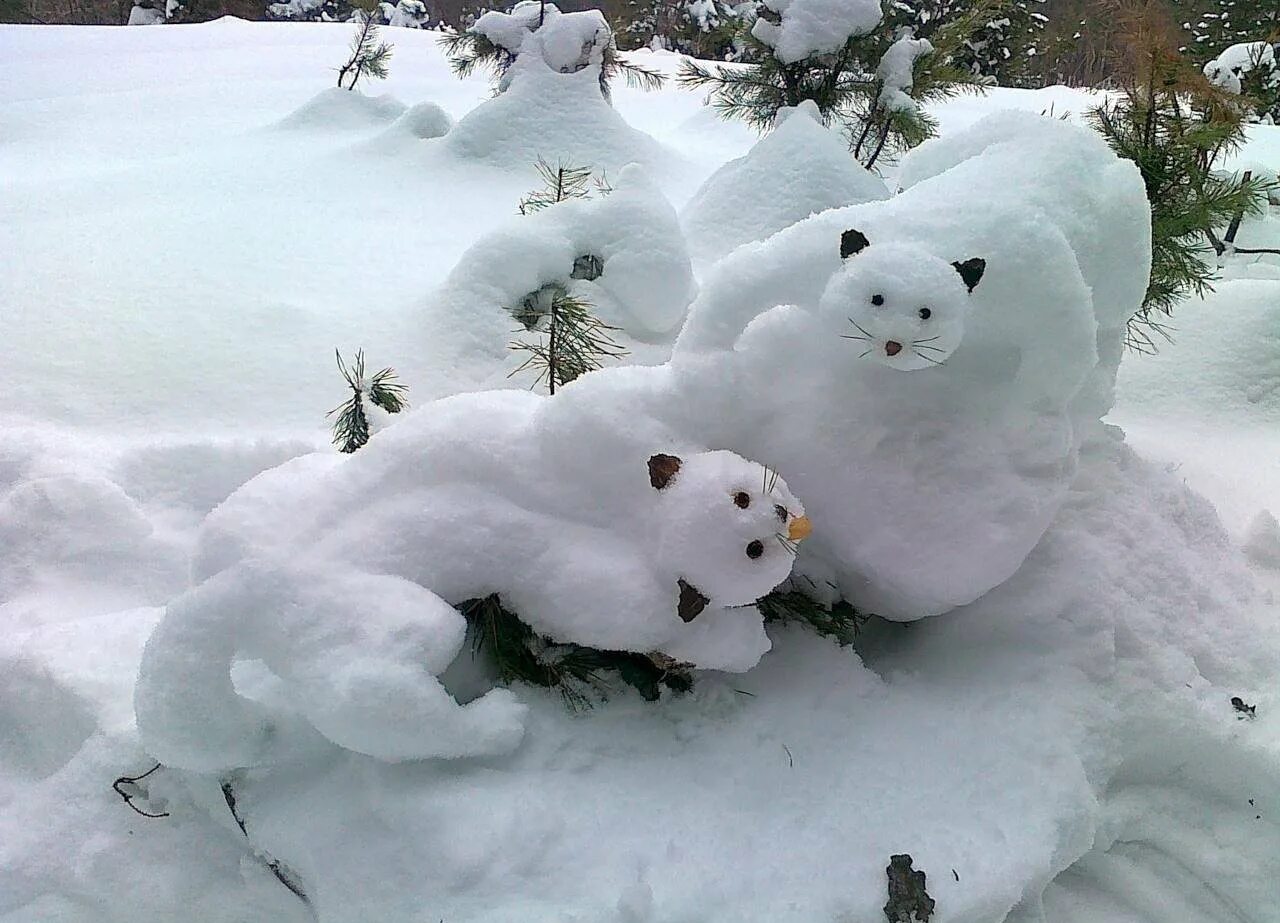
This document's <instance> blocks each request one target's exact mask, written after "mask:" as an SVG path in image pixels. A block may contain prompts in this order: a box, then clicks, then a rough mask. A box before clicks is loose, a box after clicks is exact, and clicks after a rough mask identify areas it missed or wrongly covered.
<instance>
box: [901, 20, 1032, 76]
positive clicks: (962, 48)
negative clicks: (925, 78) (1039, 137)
mask: <svg viewBox="0 0 1280 923" xmlns="http://www.w3.org/2000/svg"><path fill="white" fill-rule="evenodd" d="M1050 9H1051V8H1050V7H1049V4H1047V3H1046V0H979V2H977V3H975V2H973V0H914V2H911V3H893V4H890V5H889V8H888V10H887V11H886V14H885V15H886V18H887V19H888V21H889V22H890V23H891V24H892V25H893V27H894V28H895V29H901V30H905V31H909V32H910V33H911V35H912V36H914V37H915V38H923V39H929V38H932V37H933V36H935V35H936V34H938V32H939V31H940V30H944V29H945V27H947V26H948V24H951V23H955V22H957V21H964V22H965V25H964V27H963V28H964V34H962V35H961V36H960V41H959V43H958V44H956V45H954V47H953V48H952V50H951V51H950V52H949V53H948V63H950V64H952V65H954V66H955V67H957V68H959V69H960V70H962V71H964V72H966V73H968V74H971V75H972V76H973V77H975V78H977V79H978V80H980V81H982V82H983V83H992V84H996V83H999V84H1006V83H1009V82H1010V81H1013V80H1015V79H1016V78H1017V77H1019V76H1020V75H1021V74H1022V73H1023V72H1024V71H1025V69H1026V68H1027V67H1028V66H1030V65H1031V64H1033V63H1034V62H1035V59H1036V58H1037V57H1038V56H1039V55H1040V54H1041V51H1042V46H1043V44H1044V32H1045V27H1046V25H1047V24H1048V22H1049V18H1048V16H1046V15H1045V13H1046V11H1048V10H1050Z"/></svg>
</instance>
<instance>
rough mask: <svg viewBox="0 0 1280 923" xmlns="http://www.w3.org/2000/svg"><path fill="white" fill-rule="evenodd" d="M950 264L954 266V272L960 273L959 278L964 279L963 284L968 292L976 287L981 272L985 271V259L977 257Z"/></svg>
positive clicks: (979, 280)
mask: <svg viewBox="0 0 1280 923" xmlns="http://www.w3.org/2000/svg"><path fill="white" fill-rule="evenodd" d="M951 265H952V266H954V267H955V268H956V272H958V273H960V278H961V279H964V284H965V286H966V287H967V288H968V289H969V291H970V292H972V291H973V290H974V289H975V288H977V287H978V283H979V282H981V281H982V274H983V273H984V272H986V271H987V261H986V260H981V259H978V258H977V257H974V258H973V259H971V260H965V261H964V262H963V263H952V264H951Z"/></svg>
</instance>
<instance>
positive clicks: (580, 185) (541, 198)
mask: <svg viewBox="0 0 1280 923" xmlns="http://www.w3.org/2000/svg"><path fill="white" fill-rule="evenodd" d="M534 168H535V169H536V170H537V171H538V175H539V176H540V177H542V188H541V189H535V190H534V191H533V192H531V193H529V194H528V195H527V196H525V197H524V198H523V199H521V200H520V214H522V215H528V214H530V213H531V212H536V211H542V209H544V208H547V207H548V206H551V205H558V204H560V203H561V202H567V201H568V200H570V199H586V198H589V197H590V196H591V190H590V188H588V187H589V186H590V185H591V168H590V167H574V166H570V165H569V164H566V163H564V162H563V161H561V162H560V163H557V164H556V165H555V166H554V167H553V166H551V164H549V163H547V162H546V161H545V160H543V159H542V158H541V157H539V158H538V162H537V163H536V164H534Z"/></svg>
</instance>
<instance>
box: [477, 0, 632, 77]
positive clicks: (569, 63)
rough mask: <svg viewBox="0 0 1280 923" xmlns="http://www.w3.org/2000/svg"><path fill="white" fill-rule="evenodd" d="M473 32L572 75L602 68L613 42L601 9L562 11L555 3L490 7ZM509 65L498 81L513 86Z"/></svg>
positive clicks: (532, 0)
mask: <svg viewBox="0 0 1280 923" xmlns="http://www.w3.org/2000/svg"><path fill="white" fill-rule="evenodd" d="M470 31H472V32H476V33H479V34H480V35H483V36H484V37H485V38H487V39H488V40H489V41H490V42H492V43H493V44H495V45H497V46H498V47H499V48H502V49H503V50H505V51H506V52H507V53H508V54H510V55H513V56H518V55H525V56H527V57H530V58H532V57H535V56H536V57H537V58H539V59H540V60H541V61H542V62H543V63H544V64H545V65H546V66H547V67H549V68H550V69H551V70H553V71H556V72H557V73H561V74H572V73H575V72H577V71H580V70H582V69H583V68H586V67H591V66H594V67H596V68H599V67H600V66H601V65H602V64H603V63H604V53H605V49H606V48H608V47H609V45H610V44H611V43H612V42H613V30H612V29H610V28H609V23H608V22H607V21H606V20H605V18H604V14H603V13H601V12H600V11H599V10H582V11H580V12H575V13H562V12H560V8H559V7H558V6H556V5H555V4H554V3H546V4H544V3H541V2H540V0H521V2H520V3H517V4H516V5H515V6H514V7H512V9H511V12H510V13H503V12H500V11H498V10H490V11H489V12H487V13H485V14H484V15H482V16H481V17H480V18H479V19H477V20H476V21H475V24H474V25H473V26H472V27H471V30H470ZM513 76H514V75H513V74H512V71H511V69H510V68H509V69H508V70H507V71H506V72H505V73H504V74H503V75H502V79H501V81H500V82H499V84H498V89H499V90H500V91H505V90H506V89H507V87H509V86H510V85H511V80H512V78H513Z"/></svg>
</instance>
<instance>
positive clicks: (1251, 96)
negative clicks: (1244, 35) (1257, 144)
mask: <svg viewBox="0 0 1280 923" xmlns="http://www.w3.org/2000/svg"><path fill="white" fill-rule="evenodd" d="M1204 75H1205V76H1206V77H1208V78H1209V82H1210V83H1212V84H1213V85H1214V86H1216V87H1218V88H1219V89H1222V90H1226V91H1227V92H1228V93H1232V94H1235V95H1237V96H1244V97H1246V98H1247V99H1248V113H1247V118H1248V120H1249V121H1251V122H1265V123H1267V124H1272V123H1274V122H1275V121H1276V120H1277V119H1280V62H1277V60H1276V49H1275V46H1273V45H1272V44H1271V43H1270V42H1246V43H1243V44H1239V45H1232V46H1231V47H1230V48H1228V49H1227V50H1225V51H1223V52H1222V53H1221V54H1220V55H1218V56H1217V57H1216V58H1214V59H1213V60H1212V61H1210V62H1209V63H1208V64H1206V65H1205V66H1204Z"/></svg>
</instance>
